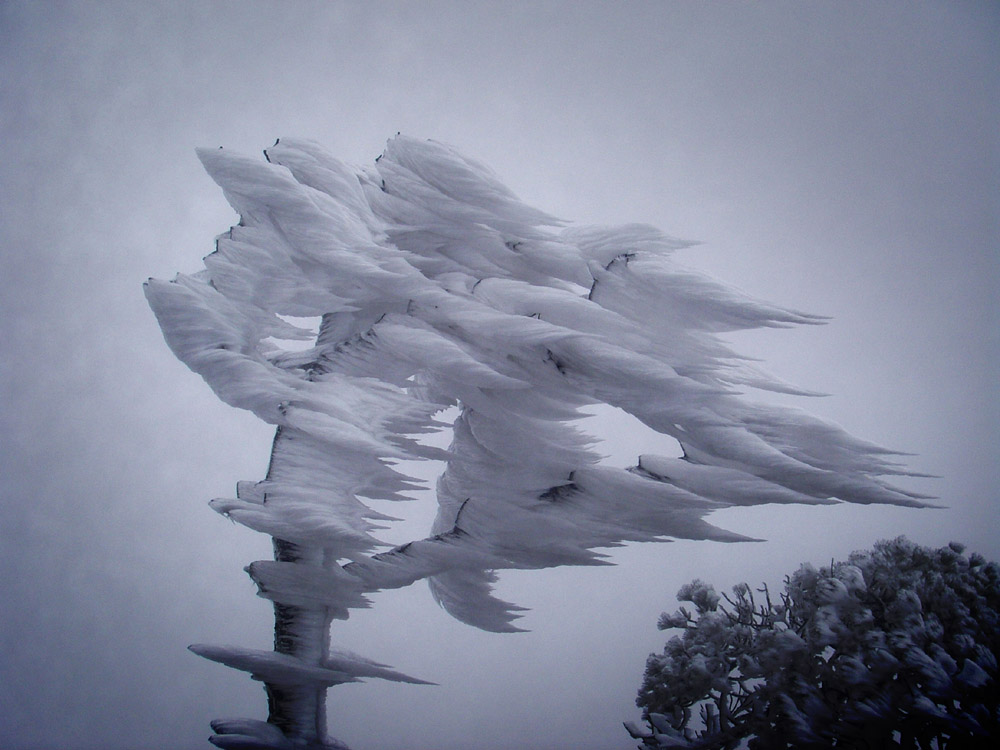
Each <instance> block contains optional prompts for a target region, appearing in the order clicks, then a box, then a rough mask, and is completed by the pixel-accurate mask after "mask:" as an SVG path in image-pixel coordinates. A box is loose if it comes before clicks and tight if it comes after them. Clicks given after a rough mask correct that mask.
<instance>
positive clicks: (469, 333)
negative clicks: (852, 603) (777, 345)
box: [146, 136, 921, 748]
mask: <svg viewBox="0 0 1000 750" xmlns="http://www.w3.org/2000/svg"><path fill="white" fill-rule="evenodd" d="M198 155H199V157H200V158H201V161H202V162H203V164H204V165H205V168H206V169H207V170H208V172H209V174H210V175H211V176H212V178H213V179H214V180H215V181H216V182H217V183H218V184H219V185H220V186H221V187H222V189H223V191H224V193H225V195H226V197H227V199H228V200H229V202H230V203H231V204H232V206H233V208H234V209H235V210H236V211H237V212H238V213H239V216H240V221H239V224H238V225H237V226H234V227H233V228H232V229H230V230H229V231H228V232H226V233H225V234H223V235H221V236H220V237H219V238H218V239H217V243H216V250H215V252H213V253H211V254H210V255H209V256H207V257H206V258H205V269H204V270H202V271H200V272H199V273H196V274H194V275H190V276H187V275H178V276H177V278H176V279H174V280H173V281H169V282H167V281H157V280H150V281H149V282H148V283H147V285H146V295H147V298H148V300H149V304H150V305H151V306H152V308H153V310H154V312H155V313H156V317H157V319H158V321H159V323H160V326H161V328H162V329H163V334H164V336H165V338H166V340H167V343H168V344H169V345H170V347H171V349H172V350H173V351H174V353H175V354H176V355H177V356H178V357H179V358H180V359H181V360H182V361H183V362H184V363H185V364H187V365H188V366H189V367H190V368H191V369H192V370H194V371H195V372H197V373H198V374H200V375H201V376H202V377H203V378H204V379H205V380H206V381H207V382H208V384H209V385H210V386H211V387H212V389H213V390H214V391H215V392H216V394H217V395H218V396H219V398H221V399H222V400H223V401H225V402H226V403H228V404H231V405H233V406H238V407H241V408H244V409H249V410H250V411H252V412H253V413H254V414H256V415H257V416H258V417H260V418H261V419H263V420H265V421H266V422H269V423H271V424H274V425H275V426H276V428H277V431H276V434H275V438H274V447H273V452H272V455H271V462H270V466H269V468H268V471H267V476H266V477H265V478H264V479H263V480H262V481H260V482H251V481H247V482H240V483H238V485H237V492H236V495H237V496H236V497H235V498H231V499H219V500H213V501H212V507H213V508H215V509H216V510H217V511H218V512H219V513H222V514H224V515H226V516H227V517H229V518H231V519H233V520H234V521H238V522H240V523H242V524H244V525H246V526H249V527H250V528H253V529H256V530H258V531H261V532H264V533H266V534H269V535H271V536H272V537H274V539H275V560H273V561H259V562H255V563H253V564H251V565H250V566H249V567H248V568H247V571H248V572H249V574H250V576H251V577H252V578H253V580H254V581H255V582H256V583H257V585H258V587H259V590H260V595H261V596H263V597H266V598H267V599H270V600H272V601H273V602H274V604H275V615H276V632H275V651H274V652H259V651H254V650H250V649H241V648H236V647H212V646H194V647H192V649H193V650H194V651H195V652H196V653H199V654H201V655H203V656H205V657H207V658H209V659H214V660H216V661H220V662H222V663H224V664H227V665H230V666H232V667H235V668H237V669H243V670H246V671H248V672H250V673H251V674H252V675H253V676H254V677H255V678H257V679H260V680H262V681H263V682H265V685H266V689H267V693H268V699H269V707H270V718H269V722H268V723H264V722H254V721H252V720H249V719H240V720H229V721H220V722H216V731H217V732H218V734H217V735H216V736H215V737H214V738H213V742H215V743H216V744H217V745H219V746H220V747H237V746H239V747H244V746H245V747H251V746H252V747H274V748H282V747H291V746H293V745H291V744H289V743H294V746H296V747H303V746H306V747H339V746H340V745H339V743H337V742H336V741H334V740H328V739H327V738H326V734H325V726H324V723H325V722H324V700H325V691H326V688H327V687H328V686H330V685H334V684H338V683H341V682H346V681H350V680H355V679H358V678H360V677H369V676H371V677H382V678H387V679H395V680H405V681H412V682H419V681H418V680H414V679H413V678H410V677H407V676H406V675H402V674H400V673H398V672H394V671H392V670H390V669H389V668H387V667H385V666H384V665H380V664H376V663H374V662H370V661H368V660H367V659H364V658H362V657H358V656H356V655H353V654H349V655H345V654H338V653H337V652H334V651H331V650H330V648H329V645H328V631H329V625H330V621H331V619H332V618H346V617H347V616H348V612H349V610H350V609H351V608H355V607H364V606H367V603H368V601H367V599H366V596H365V595H366V594H367V593H369V592H373V591H377V590H379V589H388V588H397V587H401V586H407V585H409V584H410V583H412V582H414V581H416V580H419V579H424V578H426V579H428V580H429V582H430V586H431V590H432V592H433V595H434V597H435V598H436V599H437V601H438V602H440V604H441V605H442V606H443V607H444V608H445V609H446V610H447V611H448V612H450V613H451V614H452V615H454V616H455V617H457V618H458V619H460V620H462V621H464V622H467V623H470V624H472V625H475V626H477V627H480V628H484V629H486V630H494V631H511V630H516V629H517V628H515V627H514V625H513V624H512V623H513V621H514V620H515V619H516V618H517V617H518V616H519V615H518V614H517V612H518V610H519V609H520V608H518V607H517V606H515V605H513V604H510V603H507V602H502V601H499V600H498V599H496V598H494V597H493V596H492V595H491V584H492V583H493V582H494V580H495V576H496V571H499V570H503V569H510V568H518V569H531V568H543V567H549V566H556V565H595V564H602V563H604V562H605V561H604V559H603V558H602V555H601V553H600V552H598V551H597V550H599V549H600V548H603V547H613V546H615V545H619V544H622V543H623V542H627V541H656V540H663V539H668V538H685V539H710V540H716V541H725V542H729V541H738V540H741V539H743V538H744V537H741V536H739V535H737V534H734V533H731V532H729V531H725V530H723V529H720V528H717V527H715V526H713V525H712V524H710V523H708V522H707V521H706V520H705V516H706V515H707V514H708V513H710V512H712V511H714V510H718V509H720V508H724V507H727V506H732V505H752V504H757V503H775V502H782V503H832V502H838V501H844V502H855V503H891V504H897V505H909V506H918V505H921V502H920V496H917V495H914V494H912V493H909V492H905V491H903V490H901V489H899V488H896V487H893V486H892V485H891V484H889V483H887V482H886V481H885V480H884V478H883V477H885V476H888V475H893V474H902V473H905V472H904V471H903V470H902V468H901V467H900V466H899V465H898V464H897V463H895V462H893V461H891V460H890V458H889V456H890V452H889V451H886V450H884V449H882V448H879V447H878V446H875V445H872V444H870V443H866V442H863V441H861V440H858V439H856V438H854V437H851V436H850V435H848V434H846V433H845V432H844V431H842V430H841V429H839V428H837V427H835V426H833V425H830V424H827V423H825V422H822V421H820V420H818V419H815V418H813V417H810V416H808V415H807V414H805V413H802V412H798V411H794V410H790V409H787V408H779V407H773V406H766V405H761V404H758V403H754V402H752V401H750V400H748V399H747V398H746V397H745V396H744V395H743V393H742V390H743V389H746V388H747V387H753V388H761V389H771V390H779V391H788V390H790V388H789V387H788V386H787V385H786V384H783V383H781V382H778V381H776V380H774V379H771V378H769V377H768V376H767V375H766V374H763V373H761V372H760V371H758V370H757V369H756V368H753V367H751V366H749V365H748V364H747V363H746V362H745V361H744V360H743V359H741V357H739V356H738V355H737V354H736V353H735V352H733V351H732V350H731V349H730V348H729V347H728V346H727V345H726V344H725V343H724V342H723V341H722V340H721V339H720V338H719V336H718V334H721V333H725V332H727V331H734V330H738V329H747V328H757V327H785V326H789V325H794V324H812V323H818V322H821V319H819V318H817V317H815V316H812V315H807V314H804V313H799V312H795V311H793V310H787V309H784V308H780V307H776V306H773V305H769V304H766V303H764V302H760V301H758V300H755V299H751V298H749V297H747V296H746V295H744V294H743V293H742V292H740V291H738V290H736V289H733V288H731V287H729V286H726V285H724V284H721V283H720V282H718V281H715V280H714V279H711V278H709V277H707V276H705V275H703V274H700V273H697V272H695V271H692V270H690V269H687V268H684V267H683V266H681V265H679V264H678V263H677V262H676V261H675V259H674V251H676V250H679V249H681V248H684V247H685V246H687V245H688V244H690V243H686V242H683V241H681V240H677V239H675V238H673V237H670V236H667V235H665V234H663V233H662V232H660V231H659V230H657V229H655V228H652V227H649V226H644V225H627V226H621V227H610V228H604V227H570V228H563V226H562V223H561V222H559V221H557V220H556V219H554V218H552V217H551V216H548V215H547V214H545V213H542V212H541V211H538V210H536V209H534V208H531V207H529V206H527V205H525V204H524V203H522V202H521V201H519V200H518V199H517V198H516V197H515V196H514V195H513V194H512V193H511V192H510V190H508V189H507V188H506V187H504V186H503V185H502V184H501V183H500V182H499V181H498V180H497V178H496V177H495V176H494V174H493V173H492V172H491V171H490V170H489V169H487V168H486V167H484V166H483V165H481V164H478V163H477V162H474V161H472V160H470V159H467V158H466V157H463V156H461V155H460V154H458V153H456V152H455V151H453V150H452V149H450V148H448V147H446V146H443V145H441V144H438V143H434V142H431V141H420V140H416V139H413V138H407V137H401V136H397V137H396V138H394V139H392V140H391V141H389V143H388V145H387V147H386V150H385V152H384V153H383V154H382V155H381V156H380V157H379V158H378V159H376V163H375V165H374V167H372V168H367V169H356V168H353V167H350V166H348V165H347V164H345V163H344V162H341V161H339V160H338V159H335V158H334V157H332V156H330V155H329V154H327V153H326V152H325V151H323V150H322V149H321V148H320V147H318V146H317V145H315V144H313V143H310V142H305V141H292V140H281V141H280V142H278V143H276V144H275V145H274V146H273V147H271V148H269V149H267V150H266V152H265V156H266V161H262V160H258V159H252V158H247V157H245V156H240V155H237V154H233V153H230V152H229V151H226V150H221V149H219V150H201V151H199V152H198ZM302 317H313V318H316V317H318V318H321V323H320V325H319V330H318V335H316V336H315V337H314V333H313V332H311V331H309V330H305V329H303V328H301V327H298V326H296V325H294V324H292V323H290V322H289V321H288V320H287V318H302ZM313 338H315V340H314V342H313V344H312V346H311V347H309V348H306V349H305V350H303V349H302V344H301V342H302V341H304V340H311V339H313ZM296 342H298V343H297V344H296ZM791 390H794V389H791ZM593 404H610V405H612V406H615V407H618V408H620V409H623V410H625V411H626V412H628V413H630V414H632V415H634V416H635V417H636V418H638V419H639V420H641V421H642V422H643V423H644V424H646V425H648V426H649V427H651V428H652V429H653V430H656V431H657V432H660V433H663V434H666V435H670V436H672V437H674V438H676V440H677V441H679V443H680V444H681V446H682V447H683V449H684V456H683V458H681V459H677V458H666V457H658V456H651V455H647V456H641V457H639V458H638V459H637V464H636V466H634V467H632V468H630V469H615V468H609V467H607V466H604V465H599V459H600V456H599V455H598V454H597V453H596V452H595V451H594V450H593V441H592V439H591V437H590V436H588V435H587V434H584V433H583V432H581V430H580V428H579V426H578V424H577V421H578V420H579V419H580V417H581V416H583V412H582V411H581V409H582V408H584V407H587V406H589V405H593ZM448 407H457V408H458V416H457V418H456V419H455V420H454V424H453V425H450V427H452V428H453V441H452V443H451V446H450V448H448V449H447V450H441V449H437V448H432V447H429V446H428V445H426V444H425V442H426V441H422V440H421V436H423V435H426V434H427V433H429V432H433V431H437V430H440V429H442V428H445V427H449V425H446V424H443V423H442V422H440V421H438V419H437V418H438V417H439V416H440V415H441V413H442V412H443V411H444V410H445V409H446V408H448ZM404 459H439V460H443V461H445V469H444V471H443V473H442V474H441V476H440V478H439V479H438V482H437V502H438V509H437V517H436V520H435V521H434V524H433V528H431V529H429V530H428V535H427V537H426V538H424V539H419V540H415V541H413V542H411V543H409V544H404V545H402V546H399V547H396V548H394V549H388V550H386V547H387V545H384V544H382V543H380V541H379V539H378V537H377V536H376V534H377V532H378V531H379V529H380V528H384V524H386V523H388V522H391V521H392V520H394V519H392V518H391V517H389V516H387V515H385V514H383V513H380V512H377V511H376V510H374V509H373V508H371V507H370V506H369V504H368V503H367V502H366V501H368V500H370V499H378V500H389V501H392V500H400V499H403V498H405V497H406V494H405V493H406V492H407V491H409V490H413V489H415V488H417V487H419V486H420V484H419V482H417V481H416V480H414V479H412V478H411V477H408V476H405V475H403V474H402V473H401V472H400V471H399V470H398V468H397V465H398V462H399V461H401V460H404ZM276 730H278V731H276ZM241 743H242V744H241Z"/></svg>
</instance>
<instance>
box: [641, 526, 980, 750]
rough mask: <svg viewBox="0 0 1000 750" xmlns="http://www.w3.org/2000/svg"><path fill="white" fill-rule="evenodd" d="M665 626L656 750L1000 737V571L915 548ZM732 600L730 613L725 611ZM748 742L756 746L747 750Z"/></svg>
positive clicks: (806, 576) (698, 593)
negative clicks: (668, 636) (669, 632)
mask: <svg viewBox="0 0 1000 750" xmlns="http://www.w3.org/2000/svg"><path fill="white" fill-rule="evenodd" d="M758 595H759V596H755V594H754V592H753V590H751V589H750V587H749V586H747V585H746V584H740V585H738V586H736V587H735V588H734V589H733V596H732V597H730V596H728V595H723V596H722V598H721V599H720V596H719V595H718V594H717V593H716V592H715V590H714V589H713V588H712V587H711V586H709V585H707V584H705V583H703V582H701V581H693V582H692V583H690V584H688V585H686V586H684V587H683V588H681V590H680V591H679V592H678V594H677V598H678V599H679V600H680V601H686V602H690V603H692V604H693V605H694V612H691V611H690V610H688V609H686V608H684V607H681V609H679V610H678V611H677V612H675V613H674V614H672V615H667V614H666V613H664V615H663V616H662V617H661V618H660V622H659V627H660V628H661V629H664V630H667V629H677V628H679V629H681V630H682V633H681V634H680V635H677V636H674V637H673V638H671V639H670V641H668V643H667V645H666V647H665V648H664V650H663V653H661V654H652V655H650V657H649V660H648V661H647V663H646V674H645V678H644V680H643V684H642V688H641V689H640V691H639V697H638V699H637V701H636V703H637V704H638V705H639V706H640V707H642V708H643V714H644V717H645V720H646V725H645V726H644V727H640V726H637V725H633V724H626V727H627V728H628V729H629V731H630V733H631V734H632V736H633V737H636V738H637V739H641V740H642V745H640V747H643V748H665V747H690V748H719V749H721V748H736V747H741V746H742V747H746V746H749V747H750V748H751V750H756V749H758V748H759V749H761V750H763V749H765V748H829V747H844V748H859V749H860V748H875V747H878V748H882V747H899V748H931V747H936V748H939V749H940V750H945V748H979V747H983V748H985V747H992V745H991V744H990V743H991V740H992V741H995V740H996V738H997V737H1000V682H998V673H997V659H998V658H1000V566H998V565H997V564H996V563H995V562H986V560H984V559H983V558H982V557H981V556H979V555H975V554H973V555H968V556H966V555H964V554H963V548H962V547H961V545H957V544H952V545H950V546H948V547H943V548H941V549H929V548H926V547H920V546H918V545H915V544H913V543H911V542H909V541H907V540H906V539H904V538H899V539H896V540H894V541H885V542H879V543H877V544H876V545H875V547H874V549H872V550H870V551H865V552H855V553H854V554H852V555H851V556H850V557H849V559H848V560H847V561H846V562H839V563H833V564H832V565H831V566H830V567H824V568H820V569H819V570H817V569H816V568H814V567H812V566H811V565H803V566H802V567H801V568H800V569H799V570H798V571H796V572H795V573H793V574H792V575H791V576H789V577H788V578H787V579H786V582H785V589H784V591H783V592H782V593H781V594H780V596H779V597H778V598H777V600H774V599H772V596H771V593H770V592H769V591H768V589H767V587H766V586H765V587H764V588H763V589H760V590H759V591H758ZM722 599H725V603H723V602H722ZM741 743H743V744H741Z"/></svg>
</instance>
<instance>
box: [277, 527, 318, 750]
mask: <svg viewBox="0 0 1000 750" xmlns="http://www.w3.org/2000/svg"><path fill="white" fill-rule="evenodd" d="M272 541H273V543H274V559H275V560H276V561H277V562H284V563H295V564H298V565H308V566H313V567H320V568H322V567H324V561H325V556H326V555H325V552H324V551H323V550H322V549H319V548H315V547H303V546H299V545H296V544H292V543H290V542H285V541H282V540H281V539H275V538H272ZM331 619H332V618H331V616H330V608H329V607H321V606H316V607H303V606H293V605H289V604H282V603H280V602H274V650H275V652H277V653H279V654H286V655H288V656H291V657H294V658H296V659H299V660H300V661H302V662H304V663H306V664H310V665H313V666H317V667H321V666H322V665H323V662H324V661H325V660H326V659H327V658H328V657H329V655H330V622H331ZM264 689H265V690H266V692H267V708H268V717H267V721H268V723H270V724H274V725H275V726H277V727H278V728H279V729H281V731H282V732H283V733H284V734H285V736H286V737H288V739H290V740H292V741H293V742H295V743H296V744H301V743H305V745H306V746H307V747H314V746H315V747H317V748H320V747H323V746H324V745H325V743H326V690H327V688H326V686H325V685H303V684H299V685H292V684H279V683H275V682H265V684H264Z"/></svg>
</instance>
